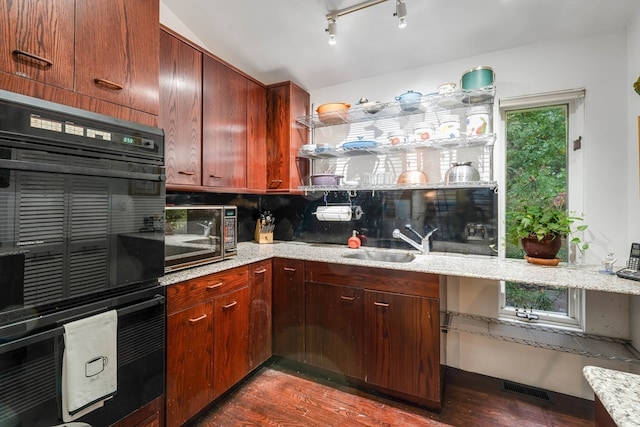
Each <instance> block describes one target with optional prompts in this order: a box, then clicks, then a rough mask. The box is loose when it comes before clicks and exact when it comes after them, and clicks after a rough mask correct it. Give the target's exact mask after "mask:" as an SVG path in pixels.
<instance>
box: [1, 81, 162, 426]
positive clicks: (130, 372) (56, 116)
mask: <svg viewBox="0 0 640 427" xmlns="http://www.w3.org/2000/svg"><path fill="white" fill-rule="evenodd" d="M163 150H164V138H163V133H162V131H161V130H159V129H156V128H152V127H147V126H141V125H139V124H134V123H130V122H126V121H122V120H118V119H115V118H111V117H106V116H102V115H99V114H94V113H91V112H87V111H83V110H78V109H74V108H70V107H66V106H62V105H59V104H55V103H50V102H46V101H43V100H39V99H34V98H30V97H25V96H21V95H17V94H13V93H10V92H4V91H0V426H25V427H26V426H29V427H32V426H36V427H37V426H47V427H49V426H55V425H58V424H63V422H62V419H61V409H60V408H61V406H60V405H61V402H60V401H61V391H60V390H61V365H62V355H63V351H64V339H63V338H64V336H63V335H64V325H65V323H67V322H71V321H74V320H78V319H83V318H86V317H89V316H92V315H94V314H99V313H102V312H105V311H108V310H116V311H117V314H118V322H117V325H118V327H117V356H118V357H117V368H118V371H117V377H118V378H117V379H118V384H117V391H116V394H115V396H114V397H113V398H112V399H110V400H108V401H106V402H105V404H104V406H103V407H102V408H99V409H96V410H95V411H93V412H90V413H89V414H87V415H85V416H83V417H82V418H80V419H78V420H76V421H77V422H84V423H86V424H89V425H91V426H108V425H110V424H112V423H114V422H115V421H117V420H119V419H122V418H124V417H126V416H127V415H128V414H130V413H131V412H133V411H134V410H135V409H137V408H139V407H141V406H144V405H145V404H146V403H148V402H150V401H152V400H153V399H155V398H157V397H159V396H161V395H162V394H163V392H164V364H165V344H164V343H165V337H164V333H165V332H164V331H165V328H164V322H165V320H164V319H165V308H164V296H165V294H164V288H163V287H162V286H161V285H160V284H159V280H158V279H159V278H160V277H161V276H162V275H163V272H164V207H165V184H164V152H163Z"/></svg>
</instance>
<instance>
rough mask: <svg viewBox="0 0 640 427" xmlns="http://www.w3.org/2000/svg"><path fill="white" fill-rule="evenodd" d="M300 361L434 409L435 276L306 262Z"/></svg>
mask: <svg viewBox="0 0 640 427" xmlns="http://www.w3.org/2000/svg"><path fill="white" fill-rule="evenodd" d="M304 307H305V325H304V329H305V339H306V349H305V362H306V363H307V364H309V365H312V366H314V367H318V368H322V369H325V370H329V371H331V372H334V373H337V374H340V375H344V376H345V377H348V378H349V379H351V380H360V381H361V383H362V385H364V386H366V387H371V388H375V389H377V390H379V391H382V392H384V393H387V394H391V395H394V396H397V397H400V398H402V399H405V400H408V401H411V402H414V403H418V404H421V405H424V406H428V407H431V408H434V409H439V408H440V407H441V394H442V382H441V381H442V379H441V368H440V330H439V329H440V311H439V310H440V303H439V278H438V276H437V275H432V274H423V273H413V272H406V271H398V270H386V269H377V268H365V267H354V266H348V265H341V264H329V263H322V262H306V264H305V284H304Z"/></svg>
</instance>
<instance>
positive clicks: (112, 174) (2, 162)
mask: <svg viewBox="0 0 640 427" xmlns="http://www.w3.org/2000/svg"><path fill="white" fill-rule="evenodd" d="M0 169H15V170H22V171H28V172H50V173H63V174H73V175H88V176H99V177H105V178H124V179H140V180H145V181H164V180H165V175H164V174H153V173H143V172H133V171H119V170H112V169H100V168H91V167H83V166H67V165H54V164H49V163H38V162H25V161H23V160H10V159H0Z"/></svg>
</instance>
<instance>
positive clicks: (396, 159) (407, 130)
mask: <svg viewBox="0 0 640 427" xmlns="http://www.w3.org/2000/svg"><path fill="white" fill-rule="evenodd" d="M494 96H495V88H494V87H493V86H490V87H486V88H482V89H476V90H464V91H454V92H451V93H446V94H439V93H435V94H429V95H425V96H419V97H417V98H416V99H415V100H414V101H413V102H411V103H407V102H401V101H398V102H388V103H376V104H375V107H376V108H375V109H372V108H371V105H370V104H372V103H363V104H359V105H354V106H351V107H350V108H348V109H346V110H340V111H331V112H324V113H318V114H313V115H310V116H303V117H299V118H298V120H297V121H298V123H299V124H301V125H303V126H306V127H307V128H308V129H309V132H310V135H311V137H310V142H311V143H310V144H306V145H303V146H302V147H301V148H300V151H299V153H298V156H299V159H298V161H299V162H303V161H304V160H306V161H308V162H309V166H308V167H307V166H305V167H304V168H301V171H302V170H304V171H309V173H308V174H307V175H305V176H303V178H304V181H305V185H304V186H303V187H302V188H303V189H304V190H306V191H315V190H341V189H343V190H357V189H373V190H376V189H397V188H437V187H441V186H450V187H464V188H469V187H483V186H484V187H495V185H496V184H495V181H494V178H493V164H492V162H493V144H494V142H495V139H496V136H495V133H493V99H494ZM320 108H322V106H320V107H319V109H320ZM303 159H304V160H303ZM461 168H465V172H466V174H465V175H464V176H462V175H460V174H459V173H458V174H457V175H456V176H454V175H455V173H456V172H458V171H457V169H461ZM301 175H302V174H301Z"/></svg>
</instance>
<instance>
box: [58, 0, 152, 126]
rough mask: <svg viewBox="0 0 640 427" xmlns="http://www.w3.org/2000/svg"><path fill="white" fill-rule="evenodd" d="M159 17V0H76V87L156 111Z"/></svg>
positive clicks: (95, 94) (145, 109)
mask: <svg viewBox="0 0 640 427" xmlns="http://www.w3.org/2000/svg"><path fill="white" fill-rule="evenodd" d="M159 17H160V3H159V2H158V0H111V1H98V2H97V1H95V0H76V20H75V24H76V38H75V53H76V56H75V63H76V88H75V89H76V91H78V92H80V93H83V94H85V95H88V96H90V97H93V98H99V99H103V100H105V101H109V102H113V103H115V104H119V105H124V106H127V107H129V108H133V109H135V110H140V111H145V112H148V113H150V114H155V115H157V114H158V105H159V104H158V63H159V58H160V51H159V37H158V22H159V19H160V18H159ZM66 48H69V47H66Z"/></svg>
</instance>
